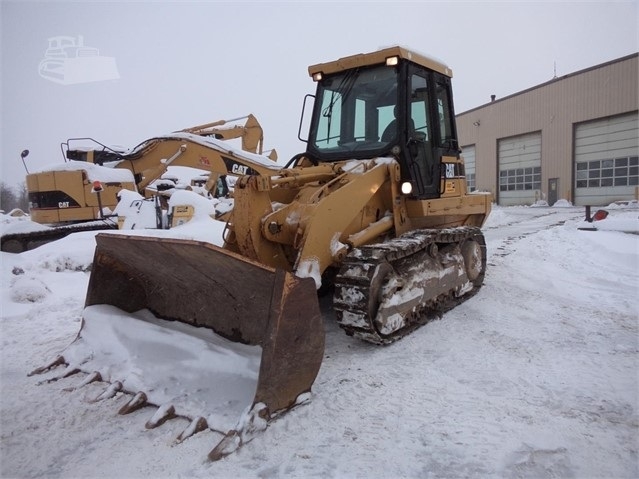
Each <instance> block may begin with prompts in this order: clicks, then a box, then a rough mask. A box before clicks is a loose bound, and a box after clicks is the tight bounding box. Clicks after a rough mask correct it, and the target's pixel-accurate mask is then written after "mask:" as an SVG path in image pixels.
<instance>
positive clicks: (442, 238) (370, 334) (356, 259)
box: [333, 226, 486, 344]
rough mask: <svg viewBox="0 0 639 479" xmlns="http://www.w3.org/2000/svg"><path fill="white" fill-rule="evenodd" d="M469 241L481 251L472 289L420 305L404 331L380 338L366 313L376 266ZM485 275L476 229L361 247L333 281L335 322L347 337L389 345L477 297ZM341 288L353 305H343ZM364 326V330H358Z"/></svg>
mask: <svg viewBox="0 0 639 479" xmlns="http://www.w3.org/2000/svg"><path fill="white" fill-rule="evenodd" d="M469 238H473V239H474V240H475V241H477V242H478V243H479V245H480V247H481V251H482V272H481V274H480V275H479V277H478V278H477V279H476V280H475V281H474V282H473V289H471V290H470V291H468V292H467V293H466V294H464V295H462V296H461V297H456V296H455V295H454V292H453V291H449V292H447V293H445V294H441V295H439V296H437V297H434V298H431V299H430V300H428V301H426V302H425V303H423V304H422V307H421V308H420V309H419V310H418V311H415V312H414V313H412V314H411V317H410V319H409V321H408V324H407V325H406V327H404V328H402V329H401V330H399V331H396V332H395V333H393V334H391V335H388V336H382V335H380V334H379V333H378V332H377V330H376V328H375V326H374V324H373V318H371V317H370V316H369V313H368V303H369V298H370V295H371V285H372V281H373V278H374V276H375V272H376V270H377V267H378V265H380V264H381V263H383V262H388V263H389V264H390V265H391V266H394V263H397V262H398V261H399V260H403V259H405V258H408V257H409V256H411V255H415V254H417V253H421V252H422V251H424V250H426V249H427V248H429V247H430V245H431V244H433V243H436V244H437V245H438V247H439V248H440V249H441V248H442V247H443V246H445V245H447V244H452V243H461V242H463V241H465V240H466V239H469ZM485 271H486V242H485V239H484V236H483V234H482V233H481V230H480V229H479V228H476V227H468V226H462V227H457V228H447V229H422V230H415V231H412V232H409V233H406V234H404V235H402V236H400V237H398V238H394V239H392V240H390V241H388V242H385V243H379V244H371V245H365V246H362V247H360V248H356V249H355V250H353V251H351V252H350V253H349V254H348V256H347V257H346V259H345V260H344V262H343V264H342V267H341V268H340V272H339V273H338V275H337V277H336V278H335V297H334V301H333V306H334V309H335V314H336V316H337V322H338V324H339V325H340V327H341V328H342V329H344V330H345V332H346V334H347V335H349V336H355V337H357V338H359V339H362V340H364V341H367V342H370V343H374V344H390V343H392V342H394V341H397V340H398V339H400V338H402V337H404V336H406V335H407V334H409V333H411V332H412V331H414V330H415V329H417V328H418V327H420V326H422V325H423V324H425V323H427V322H428V321H430V320H432V319H435V318H438V317H441V315H442V314H443V313H444V312H446V311H448V310H450V309H452V308H453V307H455V306H457V305H458V304H460V303H462V302H464V301H465V300H467V299H468V298H470V297H472V296H473V295H475V294H476V293H477V291H478V290H479V288H480V287H481V284H482V282H483V279H484V274H485ZM341 288H348V290H349V292H350V293H349V295H348V297H349V298H358V299H357V300H356V301H349V302H348V303H345V302H343V301H341V300H340V299H338V298H341V297H342V295H341V294H340V289H341ZM344 312H348V313H349V314H348V316H349V318H353V316H355V317H356V318H357V323H358V326H353V325H352V324H351V323H352V319H349V320H348V322H346V321H345V320H344ZM362 325H365V326H362Z"/></svg>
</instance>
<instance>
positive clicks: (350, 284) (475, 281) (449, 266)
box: [333, 226, 486, 344]
mask: <svg viewBox="0 0 639 479" xmlns="http://www.w3.org/2000/svg"><path fill="white" fill-rule="evenodd" d="M485 271H486V242H485V239H484V236H483V234H482V233H481V230H480V229H479V228H475V227H467V226H462V227H456V228H447V229H441V230H437V229H421V230H415V231H412V232H409V233H406V234H404V235H402V236H400V237H398V238H394V239H392V240H389V241H387V242H384V243H378V244H371V245H365V246H362V247H359V248H356V249H354V250H353V251H351V252H350V253H349V254H348V256H347V257H346V260H345V261H344V263H343V264H342V267H341V269H340V272H339V273H338V274H337V276H336V278H335V293H334V299H333V305H334V308H335V313H336V316H337V321H338V324H339V325H340V327H342V328H343V329H344V330H345V331H346V334H347V335H349V336H355V337H357V338H360V339H362V340H364V341H367V342H370V343H375V344H390V343H392V342H394V341H396V340H398V339H400V338H402V337H404V336H406V335H407V334H409V333H410V332H412V331H413V330H415V329H416V328H418V327H419V326H422V325H423V324H425V323H427V322H428V321H430V320H432V319H434V318H436V317H439V316H441V314H443V313H444V312H445V311H448V310H449V309H451V308H453V307H455V306H456V305H458V304H460V303H462V302H463V301H465V300H467V299H468V298H470V297H471V296H473V295H474V294H475V293H477V291H478V290H479V288H480V287H481V285H482V283H483V280H484V275H485Z"/></svg>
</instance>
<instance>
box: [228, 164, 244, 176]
mask: <svg viewBox="0 0 639 479" xmlns="http://www.w3.org/2000/svg"><path fill="white" fill-rule="evenodd" d="M247 170H248V166H244V165H238V164H237V163H235V164H234V165H233V167H232V168H231V173H235V174H236V175H245V174H246V171H247Z"/></svg>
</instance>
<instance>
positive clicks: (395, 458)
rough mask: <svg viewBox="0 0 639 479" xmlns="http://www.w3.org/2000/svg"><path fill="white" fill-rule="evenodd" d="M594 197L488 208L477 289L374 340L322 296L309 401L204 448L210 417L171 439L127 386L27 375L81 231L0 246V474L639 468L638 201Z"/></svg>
mask: <svg viewBox="0 0 639 479" xmlns="http://www.w3.org/2000/svg"><path fill="white" fill-rule="evenodd" d="M608 210H609V211H610V215H609V216H608V218H606V219H605V220H602V221H600V222H598V223H597V224H598V226H599V228H598V229H599V231H582V230H579V229H578V227H579V226H583V217H584V211H583V208H573V207H566V208H555V207H554V208H548V207H545V208H544V207H542V208H531V207H510V208H500V207H495V208H494V210H493V212H492V214H491V216H490V218H489V220H488V222H487V224H486V226H485V228H484V231H485V235H486V239H487V245H488V271H487V275H486V280H485V283H484V287H483V288H482V290H481V291H480V292H479V294H477V295H476V296H475V297H473V298H472V299H470V300H469V301H467V302H466V303H464V304H463V305H461V306H459V307H458V308H456V309H454V310H452V311H450V312H448V313H446V314H445V315H444V317H443V318H442V319H441V320H438V321H435V322H432V323H429V324H427V325H426V326H424V327H422V328H421V329H419V330H418V331H417V332H415V333H414V334H412V335H411V336H409V337H407V338H405V339H403V340H401V341H399V342H398V343H395V344H393V345H391V346H388V347H376V346H372V345H369V344H365V343H362V342H360V341H357V340H354V339H352V338H349V337H347V336H346V335H344V334H343V332H342V331H341V330H340V329H339V328H338V327H337V325H336V324H335V322H334V320H333V318H332V314H333V313H332V311H331V308H330V304H329V302H328V301H323V303H322V312H323V316H324V319H325V328H326V350H325V359H324V362H323V363H322V366H321V369H320V372H319V375H318V377H317V380H316V381H315V384H314V386H313V395H312V399H311V401H310V403H308V404H306V405H302V406H300V407H297V408H296V409H293V410H292V411H290V412H289V413H287V414H285V415H283V416H282V417H280V418H278V419H277V420H275V421H274V422H272V423H271V424H270V425H269V427H268V429H267V430H266V431H265V432H263V433H262V434H260V435H259V436H258V437H257V438H256V439H254V440H253V441H252V442H250V443H248V444H246V445H244V446H243V447H242V448H241V449H240V450H238V451H237V452H236V453H234V454H232V455H230V456H228V457H226V458H225V459H223V460H221V461H219V462H215V463H209V462H207V461H206V455H207V453H208V452H209V451H210V450H211V448H212V447H213V446H214V445H215V443H216V442H217V440H219V435H216V434H215V433H214V432H212V431H205V432H202V433H199V434H196V435H195V436H193V437H191V438H189V439H187V440H186V441H184V442H183V443H181V444H175V442H174V440H175V437H176V436H177V435H178V434H179V433H180V432H181V431H182V430H183V429H184V428H185V426H186V421H185V420H182V419H176V420H173V421H169V422H168V423H166V424H165V425H163V426H161V427H159V428H157V429H152V430H147V429H145V427H144V424H145V422H146V421H147V420H148V419H149V418H150V417H151V416H152V414H153V410H152V409H149V408H147V409H142V410H140V411H137V412H135V413H132V414H130V415H127V416H120V415H118V414H117V411H118V409H119V408H120V406H122V405H123V404H124V403H125V402H126V401H127V400H128V399H129V397H128V396H127V395H124V394H119V395H117V396H115V397H114V398H112V399H109V400H105V401H101V402H96V403H94V402H91V400H92V399H93V398H95V397H97V396H98V394H100V393H101V392H102V391H103V390H104V387H105V386H104V384H100V383H97V384H95V383H94V384H89V385H87V386H85V387H82V388H80V389H75V390H72V388H73V387H74V386H76V385H78V384H79V382H80V381H81V380H82V378H81V377H78V376H72V377H70V378H67V379H62V380H60V381H57V382H51V383H46V382H42V380H43V379H45V378H47V377H50V376H51V374H49V375H45V376H44V377H43V376H31V377H28V376H27V373H28V372H29V371H31V370H33V369H34V368H36V367H38V366H41V365H42V364H43V363H45V362H46V361H47V360H49V359H51V358H53V357H55V356H56V355H57V354H58V353H59V352H60V351H62V350H63V349H64V348H65V347H66V346H67V345H68V344H69V343H71V342H72V341H73V339H74V337H75V335H76V333H77V332H78V330H79V328H80V318H81V314H82V309H83V303H84V296H85V293H86V288H87V282H88V278H89V275H90V273H89V271H88V270H89V267H90V265H91V263H92V258H93V248H94V239H93V237H94V235H95V233H78V234H74V235H72V236H69V237H67V238H64V239H62V240H60V241H57V242H55V243H50V244H48V245H44V246H42V247H40V248H38V249H35V250H32V251H28V252H25V253H22V254H19V255H14V254H8V253H1V254H2V256H1V258H2V276H1V277H2V290H1V294H2V297H1V305H2V311H1V317H0V332H1V341H2V350H1V360H2V361H1V369H0V434H1V435H0V475H1V476H2V477H6V478H13V477H47V478H93V477H95V478H111V477H123V478H128V477H131V478H136V477H153V478H164V477H167V478H168V477H172V478H175V477H182V478H186V477H224V478H226V477H228V478H231V477H247V478H263V477H303V478H307V477H335V478H342V477H345V478H351V477H361V478H389V477H414V478H418V477H419V478H428V477H526V478H540V477H576V478H636V477H639V465H638V464H639V462H638V461H639V459H638V450H639V416H638V410H639V404H638V399H639V380H638V371H639V355H638V352H639V341H638V340H639V336H638V329H639V318H638V315H639V234H628V233H626V232H622V231H627V232H634V233H639V219H638V216H639V210H638V209H637V207H636V205H635V206H634V207H627V208H614V209H608ZM7 221H8V220H7ZM16 221H17V220H16ZM138 233H144V231H138ZM172 233H173V234H175V233H180V234H181V235H183V236H184V237H198V239H205V240H210V238H212V237H214V236H215V235H216V234H219V229H216V228H215V227H214V225H213V223H212V222H211V221H208V220H206V219H200V220H198V221H195V222H192V223H191V224H186V225H183V226H181V227H179V228H176V229H175V230H173V231H172ZM154 234H162V233H161V232H154Z"/></svg>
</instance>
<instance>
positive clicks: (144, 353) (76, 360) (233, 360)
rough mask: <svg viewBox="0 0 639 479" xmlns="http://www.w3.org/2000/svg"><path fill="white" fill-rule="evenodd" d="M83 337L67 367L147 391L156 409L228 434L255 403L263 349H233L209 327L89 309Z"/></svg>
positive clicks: (71, 352) (68, 357)
mask: <svg viewBox="0 0 639 479" xmlns="http://www.w3.org/2000/svg"><path fill="white" fill-rule="evenodd" d="M82 317H83V319H84V326H83V327H82V331H81V332H80V338H79V339H78V340H77V341H75V342H73V344H71V345H70V346H69V347H68V348H67V349H66V350H65V351H63V353H62V354H63V355H64V357H65V359H66V360H67V361H68V362H69V366H70V367H71V368H73V367H79V368H81V369H82V370H83V371H87V372H91V371H98V372H99V373H100V374H101V376H102V378H103V379H104V380H105V381H108V382H114V381H120V382H122V384H123V385H124V388H125V390H127V391H130V392H133V393H135V392H137V391H144V392H145V393H146V395H147V397H148V398H149V401H150V402H152V403H153V404H159V405H165V404H171V405H173V406H174V407H175V409H176V411H177V412H178V414H185V415H188V416H190V417H197V416H200V415H203V416H205V417H206V419H207V421H208V423H209V427H211V428H213V429H215V430H218V431H222V432H226V431H227V430H229V429H231V428H232V427H233V426H234V425H235V423H236V422H237V420H238V418H239V417H240V415H241V413H242V411H243V410H244V409H246V407H247V406H250V405H251V404H252V403H253V398H254V396H255V391H256V388H257V378H258V375H259V365H260V358H261V355H262V350H261V348H260V347H258V346H247V345H244V344H240V343H232V342H230V341H228V340H226V339H224V338H222V337H220V336H217V335H215V334H213V332H212V331H210V330H208V329H204V328H189V327H187V326H185V325H184V324H182V323H177V322H175V321H163V320H161V319H157V318H156V317H155V316H153V314H152V313H150V312H149V311H146V310H143V311H138V312H136V313H135V314H130V315H129V314H126V313H125V312H124V311H122V310H119V309H118V308H115V307H113V306H108V305H96V306H89V307H88V308H85V310H84V312H83V315H82Z"/></svg>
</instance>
